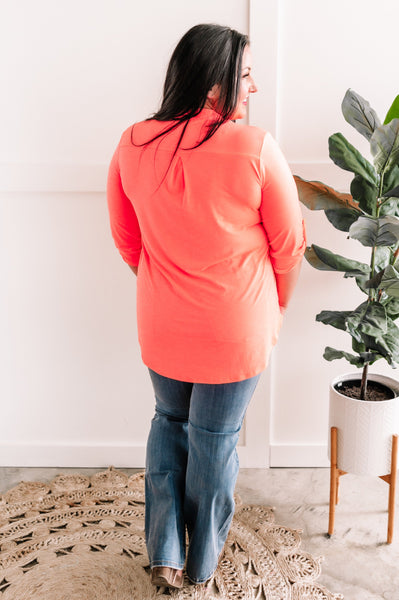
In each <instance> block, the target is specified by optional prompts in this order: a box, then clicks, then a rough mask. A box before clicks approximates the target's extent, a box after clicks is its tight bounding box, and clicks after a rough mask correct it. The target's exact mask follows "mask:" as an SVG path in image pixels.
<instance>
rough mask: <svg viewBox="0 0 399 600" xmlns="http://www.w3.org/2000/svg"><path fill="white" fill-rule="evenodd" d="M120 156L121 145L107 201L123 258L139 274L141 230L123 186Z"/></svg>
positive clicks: (111, 172) (111, 171)
mask: <svg viewBox="0 0 399 600" xmlns="http://www.w3.org/2000/svg"><path fill="white" fill-rule="evenodd" d="M118 156H119V146H118V148H117V149H116V151H115V153H114V156H113V157H112V161H111V164H110V167H109V170H108V179H107V201H108V211H109V218H110V223H111V232H112V237H113V238H114V242H115V245H116V247H117V248H118V250H119V253H120V255H121V256H122V258H123V260H124V261H125V262H126V263H127V264H128V265H129V266H130V268H131V269H132V270H133V272H134V273H135V274H137V265H138V264H139V258H140V253H141V232H140V226H139V222H138V219H137V215H136V213H135V210H134V208H133V205H132V203H131V201H130V199H129V198H128V197H127V196H126V194H125V192H124V189H123V186H122V180H121V176H120V171H119V161H118ZM134 269H136V271H134Z"/></svg>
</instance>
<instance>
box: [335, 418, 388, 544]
mask: <svg viewBox="0 0 399 600" xmlns="http://www.w3.org/2000/svg"><path fill="white" fill-rule="evenodd" d="M337 433H338V430H337V428H336V427H331V468H330V519H329V524H328V534H329V535H332V534H333V533H334V522H335V505H336V504H338V488H339V478H340V477H341V475H346V471H341V469H338V468H337ZM397 461H398V436H397V435H393V436H392V458H391V472H390V473H389V475H380V479H382V480H383V481H386V483H388V484H389V501H388V535H387V543H388V544H392V538H393V525H394V517H395V491H396V473H397Z"/></svg>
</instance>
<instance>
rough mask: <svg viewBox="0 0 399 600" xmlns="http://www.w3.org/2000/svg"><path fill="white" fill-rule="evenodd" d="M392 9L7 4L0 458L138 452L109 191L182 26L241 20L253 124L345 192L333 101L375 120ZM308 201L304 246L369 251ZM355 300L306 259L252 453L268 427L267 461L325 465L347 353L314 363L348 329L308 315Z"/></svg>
mask: <svg viewBox="0 0 399 600" xmlns="http://www.w3.org/2000/svg"><path fill="white" fill-rule="evenodd" d="M396 6H397V3H396V1H395V0H385V1H384V0H383V1H381V2H379V4H378V10H379V15H381V16H377V17H375V14H374V13H375V3H374V2H372V0H363V1H361V0H352V2H351V3H347V2H344V0H338V1H337V0H336V1H335V2H323V3H320V2H317V1H316V0H302V1H301V2H297V1H295V0H280V1H278V0H220V1H219V2H214V1H213V0H202V1H201V2H185V1H184V0H170V1H169V2H164V1H163V0H158V1H155V0H152V1H151V0H149V1H148V2H145V3H142V2H136V1H133V0H113V1H112V2H111V0H102V1H99V0H84V1H83V2H82V1H81V0H80V1H79V2H78V1H77V0H69V1H68V2H66V1H60V2H52V1H51V0H38V1H36V2H30V1H29V0H20V1H19V2H12V1H11V0H9V1H8V2H4V3H3V11H2V13H3V15H2V20H1V23H0V44H1V46H0V56H1V60H2V63H1V65H0V66H1V70H2V71H1V79H2V81H4V82H5V86H4V90H5V91H6V93H2V94H1V95H0V130H1V131H2V136H1V137H0V211H1V213H0V285H1V292H0V370H1V376H0V402H1V420H0V465H4V466H13V465H17V466H23V465H27V466H29V465H38V466H52V465H53V466H92V465H93V466H104V465H108V464H115V465H116V466H140V465H142V464H143V459H144V443H145V439H146V435H147V431H148V427H149V421H150V418H151V414H152V410H153V400H152V391H151V388H150V384H149V381H148V376H147V372H146V369H145V367H144V366H143V365H142V364H141V361H140V355H139V348H138V344H137V342H136V325H135V299H134V295H135V282H134V279H133V278H132V277H131V276H129V272H127V267H126V266H125V265H124V264H123V262H122V261H121V259H120V258H119V256H118V254H117V252H116V250H115V249H114V247H113V242H112V240H111V237H110V233H109V226H108V217H107V212H106V203H105V193H104V190H105V181H106V171H107V164H108V162H109V159H110V157H111V154H112V152H113V149H114V147H115V145H116V143H117V141H118V139H119V136H120V133H121V132H122V130H123V129H125V128H126V127H127V126H128V125H129V124H130V123H131V122H132V121H134V120H138V119H141V118H144V117H146V116H147V115H148V114H149V113H151V112H152V111H154V110H155V109H156V108H157V105H158V101H159V98H160V94H161V88H162V81H163V77H164V72H165V67H166V64H167V60H168V57H169V55H170V52H171V50H172V49H173V47H174V45H175V43H176V41H177V40H178V39H179V37H181V35H182V34H183V33H184V32H185V31H186V30H187V29H188V28H189V27H190V26H191V25H193V24H195V23H198V22H219V23H223V24H224V23H226V24H229V25H231V26H232V27H236V28H237V29H239V30H241V31H248V30H249V32H250V36H251V39H252V46H253V54H254V59H255V64H254V67H255V73H254V75H255V77H256V78H257V81H258V86H259V88H260V91H259V94H257V95H256V96H255V97H254V98H252V99H251V107H250V110H251V115H250V120H251V123H253V124H257V125H260V126H262V127H265V128H267V129H269V130H270V131H272V132H273V134H274V135H276V137H277V139H278V141H279V142H280V144H281V146H282V148H283V150H284V152H285V154H286V156H287V158H288V160H289V162H290V164H291V167H292V169H293V171H294V172H295V173H298V174H300V175H303V176H304V177H307V178H309V179H321V180H325V181H326V182H327V183H329V184H330V185H336V186H337V187H339V188H340V189H344V188H345V186H346V185H347V183H348V182H349V181H350V176H349V177H348V176H347V174H345V173H343V172H341V171H340V170H339V169H338V168H337V167H334V166H333V165H330V164H329V161H328V154H327V138H328V135H330V134H331V133H333V132H335V131H342V132H343V133H344V134H345V135H347V136H348V137H350V139H351V140H352V141H353V143H354V144H355V145H356V144H358V142H361V139H360V136H359V135H358V134H357V133H356V132H355V131H354V130H351V128H350V126H349V125H347V124H346V123H345V121H344V120H343V118H342V117H341V114H340V103H341V100H342V97H343V95H344V93H345V91H346V89H347V88H348V87H352V88H354V89H355V90H356V91H357V92H359V93H360V94H361V95H363V96H364V97H365V98H367V99H368V100H369V101H370V102H371V103H372V105H373V106H374V107H375V108H376V110H377V112H379V114H380V116H381V117H382V118H383V117H384V116H385V112H386V110H387V109H388V107H389V105H390V103H391V101H392V99H393V97H394V96H395V95H396V94H397V93H398V90H397V89H395V77H394V75H393V74H394V73H395V63H394V57H395V56H396V41H395V39H396V38H395V35H394V33H395V32H394V27H395V23H396V22H397V18H398V16H399V9H398V8H397V7H396ZM377 20H380V22H382V21H383V34H382V33H381V38H383V39H381V40H380V41H378V35H377V34H378V31H379V29H378V28H376V26H375V21H377ZM373 27H374V28H375V29H373ZM370 28H372V30H373V31H376V33H374V34H371V33H370V31H371V29H370ZM381 31H382V24H381ZM390 57H392V58H390ZM352 131H353V133H352ZM363 147H364V145H363ZM304 215H305V218H306V222H307V231H308V240H309V242H310V243H311V242H316V243H319V244H320V245H325V246H327V247H331V248H335V249H336V251H338V252H341V253H345V254H348V255H349V254H350V253H353V256H356V257H358V256H359V254H358V253H359V247H358V246H357V245H356V244H355V242H348V241H347V240H345V235H344V234H340V233H339V232H335V231H332V230H331V229H332V228H331V226H329V225H328V224H327V222H326V219H325V217H324V215H323V214H320V213H314V214H313V213H310V212H309V211H307V210H306V209H304ZM348 245H349V246H348ZM348 247H350V250H348V249H347V248H348ZM349 290H350V291H349ZM357 300H358V298H357V292H356V290H355V289H354V286H353V282H351V281H347V280H344V279H343V278H341V277H340V276H335V275H332V274H328V273H327V274H325V273H320V272H318V271H314V270H312V269H311V268H310V267H309V266H308V265H307V264H304V266H303V270H302V274H301V278H300V282H299V285H298V289H297V292H296V295H295V298H294V299H293V302H292V305H291V306H290V308H289V310H288V312H287V316H286V320H285V323H284V326H283V330H282V333H281V338H280V341H279V344H278V347H277V349H276V351H275V353H274V357H273V364H272V365H271V368H270V369H269V372H268V374H267V376H266V378H265V383H264V385H263V386H262V387H261V389H260V391H259V394H260V395H258V397H257V400H256V411H258V412H257V413H256V412H255V413H252V416H250V418H249V419H248V421H249V425H250V426H251V427H252V429H251V431H255V432H256V442H255V446H256V445H258V446H259V461H258V462H257V463H256V464H257V465H267V464H269V456H265V455H262V456H261V454H262V452H263V450H262V448H264V447H265V445H264V443H263V442H264V440H266V442H267V443H268V442H269V437H270V444H271V445H270V464H271V465H272V466H278V465H284V466H292V465H296V466H313V465H324V464H327V462H326V444H327V437H326V436H327V411H328V399H327V396H328V390H327V387H328V382H329V380H330V379H331V377H332V376H333V375H335V374H337V373H340V372H343V371H348V370H350V367H349V368H348V365H346V364H345V363H344V362H342V361H339V362H336V363H331V364H330V363H326V362H325V361H324V360H323V359H322V351H323V348H324V346H325V345H327V344H328V345H332V346H334V345H336V346H337V347H342V348H343V347H344V345H343V344H346V346H345V347H347V342H344V343H342V342H341V340H342V339H344V338H345V336H344V334H340V332H336V331H335V330H333V329H332V328H326V327H325V326H323V325H321V324H316V323H315V322H314V316H315V314H316V313H317V312H319V310H321V309H323V308H337V309H338V308H343V309H345V308H350V307H352V306H354V302H356V301H357ZM342 336H343V337H342ZM377 364H378V363H377ZM376 370H378V371H385V372H387V373H389V374H392V372H391V370H390V369H388V368H386V369H384V368H383V367H378V368H376ZM263 396H264V405H263V408H262V399H263ZM265 407H266V409H267V411H268V412H270V419H269V425H270V431H269V429H268V426H267V419H265V418H264V417H265V415H264V410H265ZM262 411H263V412H262ZM256 414H258V415H259V414H262V419H261V420H259V419H258V421H257V423H256V418H255V417H256ZM251 423H252V425H251ZM259 423H262V424H263V425H264V429H265V431H264V433H262V427H260V426H259ZM262 436H264V440H263V441H262V439H261V438H262ZM248 437H250V436H248ZM266 447H267V444H266ZM247 464H249V462H247ZM253 464H255V463H253Z"/></svg>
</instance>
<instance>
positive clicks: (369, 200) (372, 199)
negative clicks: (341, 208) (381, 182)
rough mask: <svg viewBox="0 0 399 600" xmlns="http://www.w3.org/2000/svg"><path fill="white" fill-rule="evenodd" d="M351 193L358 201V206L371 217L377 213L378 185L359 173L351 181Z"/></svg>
mask: <svg viewBox="0 0 399 600" xmlns="http://www.w3.org/2000/svg"><path fill="white" fill-rule="evenodd" d="M351 194H352V197H353V199H354V200H356V201H357V202H358V203H359V208H360V209H361V210H363V211H364V212H366V213H368V214H369V215H371V216H372V217H375V216H376V214H377V198H378V187H377V186H376V185H374V184H372V183H370V182H369V181H367V180H366V179H363V177H360V175H356V176H355V177H354V179H352V182H351Z"/></svg>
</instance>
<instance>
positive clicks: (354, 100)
mask: <svg viewBox="0 0 399 600" xmlns="http://www.w3.org/2000/svg"><path fill="white" fill-rule="evenodd" d="M342 114H343V115H344V118H345V120H346V121H347V122H348V123H349V124H350V125H352V126H353V127H354V128H355V129H356V130H357V131H358V132H359V133H361V134H362V135H364V137H366V138H367V139H368V140H369V139H370V138H371V136H372V134H373V132H374V130H375V129H376V128H377V127H379V126H380V125H381V122H380V120H379V118H378V117H377V113H376V112H375V110H373V109H372V108H371V107H370V104H369V103H368V102H367V100H365V99H364V98H362V97H361V96H359V94H356V92H354V91H353V90H351V89H349V90H348V91H347V92H346V94H345V97H344V99H343V101H342Z"/></svg>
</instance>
